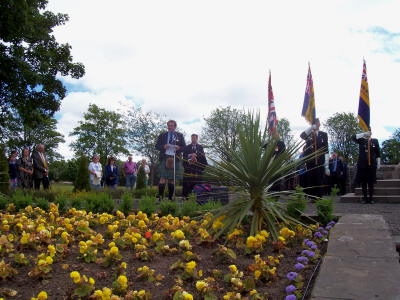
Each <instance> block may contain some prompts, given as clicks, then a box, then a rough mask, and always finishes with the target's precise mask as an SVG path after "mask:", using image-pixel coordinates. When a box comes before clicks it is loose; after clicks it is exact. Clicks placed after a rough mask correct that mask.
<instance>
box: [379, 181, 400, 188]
mask: <svg viewBox="0 0 400 300" xmlns="http://www.w3.org/2000/svg"><path fill="white" fill-rule="evenodd" d="M375 187H377V188H385V187H393V188H396V187H397V188H400V179H385V180H377V182H376V185H375Z"/></svg>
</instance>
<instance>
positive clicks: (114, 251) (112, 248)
mask: <svg viewBox="0 0 400 300" xmlns="http://www.w3.org/2000/svg"><path fill="white" fill-rule="evenodd" d="M118 252H119V250H118V247H115V246H113V247H111V249H110V254H111V255H115V254H118Z"/></svg>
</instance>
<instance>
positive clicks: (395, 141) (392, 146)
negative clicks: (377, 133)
mask: <svg viewBox="0 0 400 300" xmlns="http://www.w3.org/2000/svg"><path fill="white" fill-rule="evenodd" d="M382 160H383V162H384V163H385V164H388V165H396V164H398V163H400V128H398V129H397V130H396V131H395V132H394V133H393V135H392V136H391V138H390V139H388V140H386V141H384V142H383V143H382Z"/></svg>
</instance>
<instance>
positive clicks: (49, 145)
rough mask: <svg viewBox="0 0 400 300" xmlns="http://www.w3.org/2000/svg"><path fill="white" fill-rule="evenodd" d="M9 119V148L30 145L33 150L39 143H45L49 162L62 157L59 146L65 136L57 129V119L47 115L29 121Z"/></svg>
mask: <svg viewBox="0 0 400 300" xmlns="http://www.w3.org/2000/svg"><path fill="white" fill-rule="evenodd" d="M8 120H9V121H8V122H7V127H8V128H9V132H10V134H9V135H8V137H7V146H8V147H9V148H11V149H22V148H23V147H29V148H30V149H32V150H33V149H35V148H36V146H37V145H38V144H44V145H45V147H46V156H47V157H48V160H49V162H52V161H54V160H56V159H60V158H61V155H60V154H59V153H58V152H57V148H58V145H59V144H60V143H64V142H65V140H64V136H63V135H62V134H61V133H59V132H58V131H57V120H55V119H54V118H50V117H46V116H44V117H43V116H42V117H38V118H37V120H35V121H33V120H32V121H29V122H24V120H22V119H21V118H9V119H8Z"/></svg>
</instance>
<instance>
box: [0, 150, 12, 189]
mask: <svg viewBox="0 0 400 300" xmlns="http://www.w3.org/2000/svg"><path fill="white" fill-rule="evenodd" d="M9 179H10V178H9V176H8V161H7V158H6V152H5V147H4V145H1V144H0V193H3V194H6V193H7V192H8V186H9V183H8V180H9ZM0 196H1V195H0Z"/></svg>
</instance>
